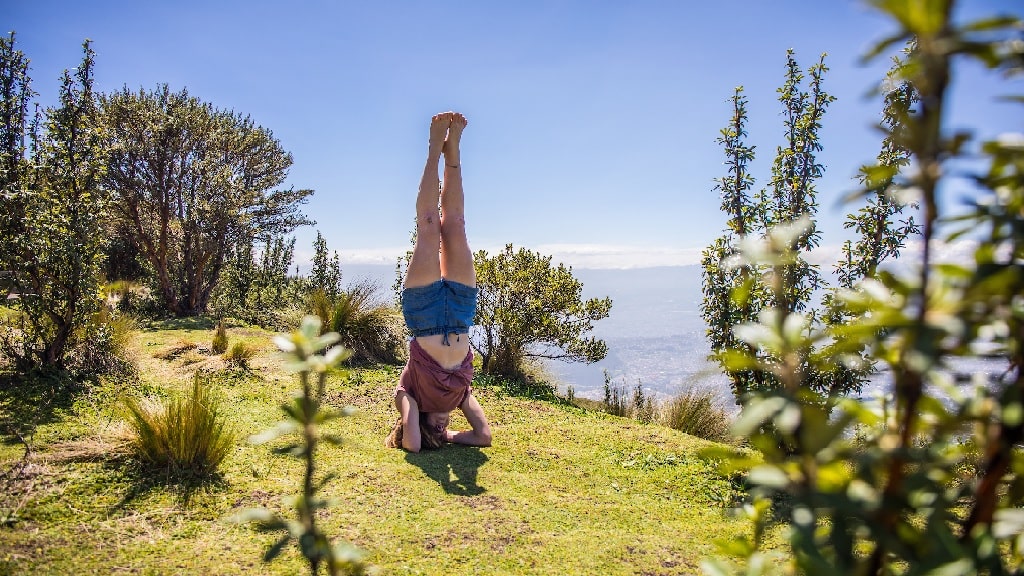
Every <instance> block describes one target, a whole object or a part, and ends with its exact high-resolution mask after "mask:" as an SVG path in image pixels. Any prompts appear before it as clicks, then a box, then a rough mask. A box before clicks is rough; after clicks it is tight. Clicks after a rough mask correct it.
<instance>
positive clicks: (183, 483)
mask: <svg viewBox="0 0 1024 576" xmlns="http://www.w3.org/2000/svg"><path fill="white" fill-rule="evenodd" d="M107 466H110V467H114V468H115V469H117V470H118V471H119V472H121V473H122V474H124V475H125V479H126V480H127V481H128V489H127V491H125V493H124V495H123V496H122V497H121V500H120V501H118V502H117V504H114V505H113V506H112V507H111V512H114V511H117V512H123V511H125V510H127V509H128V508H129V507H130V506H131V504H132V503H133V502H134V501H136V500H138V499H140V498H144V497H146V496H147V495H148V494H149V493H151V492H155V491H161V490H166V491H167V492H168V493H170V494H171V495H173V496H174V498H175V500H176V501H177V503H178V506H180V507H181V508H188V507H189V505H190V504H191V502H192V498H193V497H194V496H195V495H196V494H200V493H204V492H211V491H216V490H220V489H224V488H226V487H227V486H228V483H227V481H226V480H224V477H223V475H221V473H220V472H214V473H212V474H190V473H174V472H170V471H168V470H154V469H152V468H149V467H146V466H140V465H138V464H129V463H126V462H124V461H121V462H118V461H110V462H108V463H107Z"/></svg>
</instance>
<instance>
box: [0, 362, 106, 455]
mask: <svg viewBox="0 0 1024 576" xmlns="http://www.w3.org/2000/svg"><path fill="white" fill-rule="evenodd" d="M91 384H92V382H91V381H88V380H85V381H80V380H77V379H75V377H74V376H72V375H71V374H70V373H68V372H65V371H61V370H36V371H33V372H32V373H30V374H16V373H0V438H2V441H3V442H4V443H5V444H23V443H24V442H25V439H26V438H29V437H31V436H32V435H33V434H34V433H35V430H36V428H38V427H39V426H41V425H44V424H49V423H52V422H55V421H56V420H57V419H59V418H60V415H61V414H62V413H64V412H65V411H67V410H68V409H70V408H71V405H72V404H73V403H74V401H75V399H76V398H77V397H78V396H79V395H80V394H82V393H84V392H86V391H87V390H88V389H89V388H90V385H91Z"/></svg>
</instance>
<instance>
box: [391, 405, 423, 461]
mask: <svg viewBox="0 0 1024 576" xmlns="http://www.w3.org/2000/svg"><path fill="white" fill-rule="evenodd" d="M395 406H396V407H397V408H398V413H399V414H401V415H402V448H405V449H406V450H408V451H409V452H419V451H420V446H421V443H422V439H421V438H420V409H419V406H418V405H417V404H416V399H415V398H413V397H412V396H410V395H409V393H408V392H406V391H405V390H399V391H398V393H397V394H395Z"/></svg>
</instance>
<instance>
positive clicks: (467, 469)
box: [405, 444, 487, 496]
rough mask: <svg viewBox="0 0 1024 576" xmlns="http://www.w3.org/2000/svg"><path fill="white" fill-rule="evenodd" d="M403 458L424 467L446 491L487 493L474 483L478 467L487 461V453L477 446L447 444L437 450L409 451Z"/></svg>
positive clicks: (460, 493) (465, 493)
mask: <svg viewBox="0 0 1024 576" xmlns="http://www.w3.org/2000/svg"><path fill="white" fill-rule="evenodd" d="M405 461H406V462H408V463H410V464H412V465H413V466H417V467H418V468H419V469H420V470H423V473H424V474H426V475H427V476H428V477H430V478H431V479H433V480H434V481H436V482H437V483H438V484H440V485H441V488H444V491H445V492H447V493H448V494H452V495H454V496H477V495H479V494H483V493H484V492H486V489H485V488H483V487H482V486H480V485H479V484H477V483H476V477H477V473H478V472H479V470H480V467H481V466H483V465H484V463H486V462H487V455H486V454H484V453H483V452H482V451H481V450H480V449H479V448H476V447H473V446H460V445H458V444H450V445H448V446H445V447H444V448H442V449H440V450H427V451H423V452H418V453H415V452H409V453H407V454H406V455H405ZM453 476H454V479H452V477H453Z"/></svg>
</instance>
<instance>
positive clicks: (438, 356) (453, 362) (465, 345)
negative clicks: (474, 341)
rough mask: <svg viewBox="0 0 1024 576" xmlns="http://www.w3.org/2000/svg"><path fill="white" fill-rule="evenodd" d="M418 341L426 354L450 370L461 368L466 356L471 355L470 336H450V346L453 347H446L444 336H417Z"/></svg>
mask: <svg viewBox="0 0 1024 576" xmlns="http://www.w3.org/2000/svg"><path fill="white" fill-rule="evenodd" d="M416 341H417V342H419V343H420V346H421V347H422V348H423V351H424V352H426V353H427V354H429V355H430V357H431V358H433V359H434V360H435V361H437V363H438V364H440V365H441V366H442V367H443V368H445V369H448V370H454V369H456V368H458V367H459V366H461V365H462V361H463V360H465V359H466V354H468V353H469V334H449V335H448V344H451V346H447V345H445V343H444V335H443V334H435V335H433V336H417V337H416Z"/></svg>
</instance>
